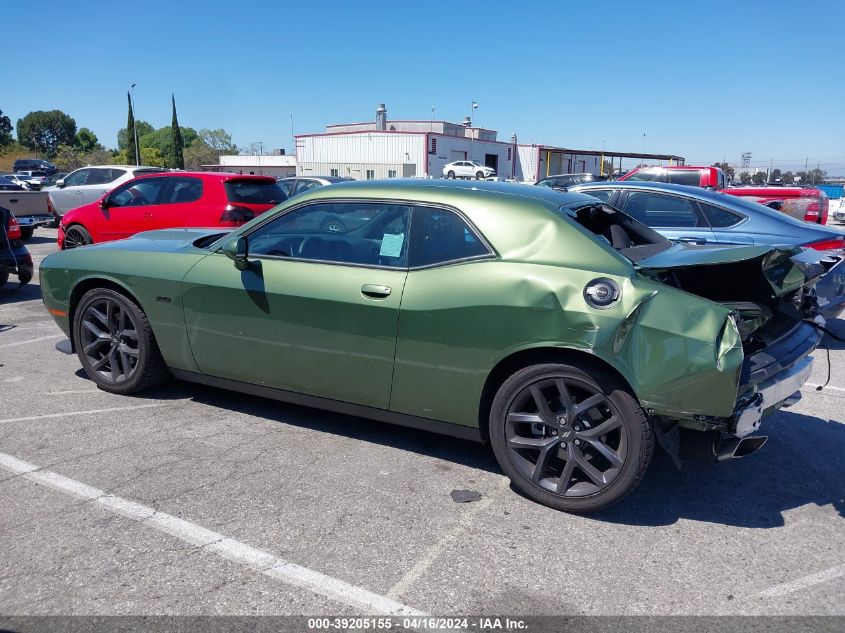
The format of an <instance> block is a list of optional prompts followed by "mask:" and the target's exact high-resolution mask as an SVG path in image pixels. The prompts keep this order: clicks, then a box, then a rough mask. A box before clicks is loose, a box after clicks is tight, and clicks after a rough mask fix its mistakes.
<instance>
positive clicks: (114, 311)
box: [72, 288, 169, 394]
mask: <svg viewBox="0 0 845 633" xmlns="http://www.w3.org/2000/svg"><path fill="white" fill-rule="evenodd" d="M72 333H73V340H74V344H75V347H76V354H77V356H78V357H79V361H80V363H82V368H83V369H84V370H85V373H86V374H88V377H89V378H91V380H93V381H94V382H95V383H97V386H98V387H99V388H100V389H102V390H104V391H108V392H111V393H119V394H130V393H136V392H139V391H143V390H144V389H148V388H150V387H152V386H154V385H156V384H158V383H160V382H161V381H162V380H164V379H165V378H166V377H167V376H168V373H169V372H168V369H167V365H165V363H164V358H162V356H161V351H160V350H159V348H158V344H157V343H156V340H155V336H154V335H153V331H152V328H151V327H150V322H149V320H148V319H147V315H146V314H144V312H143V311H142V310H141V308H139V307H138V305H137V304H136V303H135V302H134V301H132V300H131V299H129V298H128V297H126V296H124V295H122V294H120V293H119V292H115V291H114V290H111V289H109V288H95V289H93V290H89V291H88V292H86V293H85V294H84V295H83V297H82V299H81V300H80V301H79V303H78V304H77V306H76V309H75V310H74V314H73V331H72ZM133 337H134V338H133ZM133 340H134V342H135V344H136V347H134V348H133V346H132V341H133ZM133 358H134V359H135V362H134V364H133V362H132V359H133Z"/></svg>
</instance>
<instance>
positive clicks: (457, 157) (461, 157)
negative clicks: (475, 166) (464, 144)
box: [449, 149, 467, 163]
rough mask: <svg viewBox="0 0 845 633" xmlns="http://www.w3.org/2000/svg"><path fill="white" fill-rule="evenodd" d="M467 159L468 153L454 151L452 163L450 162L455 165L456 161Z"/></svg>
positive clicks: (452, 152)
mask: <svg viewBox="0 0 845 633" xmlns="http://www.w3.org/2000/svg"><path fill="white" fill-rule="evenodd" d="M466 159H467V153H466V152H461V151H459V150H456V149H453V150H452V151H451V161H449V162H452V163H454V162H455V161H456V160H466Z"/></svg>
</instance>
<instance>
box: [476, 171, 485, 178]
mask: <svg viewBox="0 0 845 633" xmlns="http://www.w3.org/2000/svg"><path fill="white" fill-rule="evenodd" d="M475 179H476V180H484V172H481V171H477V172H475Z"/></svg>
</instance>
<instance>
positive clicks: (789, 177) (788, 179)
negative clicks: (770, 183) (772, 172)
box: [780, 171, 795, 185]
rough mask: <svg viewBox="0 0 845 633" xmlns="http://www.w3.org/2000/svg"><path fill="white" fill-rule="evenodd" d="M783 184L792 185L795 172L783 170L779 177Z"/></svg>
mask: <svg viewBox="0 0 845 633" xmlns="http://www.w3.org/2000/svg"><path fill="white" fill-rule="evenodd" d="M780 179H781V180H782V181H783V184H785V185H792V184H794V183H795V174H793V173H792V172H791V171H787V172H784V174H783V175H782V176H781V177H780Z"/></svg>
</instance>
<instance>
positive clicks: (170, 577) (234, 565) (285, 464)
mask: <svg viewBox="0 0 845 633" xmlns="http://www.w3.org/2000/svg"><path fill="white" fill-rule="evenodd" d="M55 233H56V232H55V230H43V229H42V230H39V231H37V232H36V236H35V238H34V239H33V240H31V241H30V242H29V248H30V250H31V252H32V255H33V258H34V259H35V260H36V262H38V261H40V260H41V259H42V258H43V257H45V256H46V255H47V254H49V253H50V252H52V251H53V250H54V249H55ZM829 326H830V328H831V329H832V330H833V331H835V332H837V333H839V334H840V335H842V336H845V322H843V321H842V320H836V321H833V322H831V323H830V324H829ZM62 338H63V335H62V334H61V332H60V331H59V329H58V328H57V327H56V326H55V325H54V323H53V321H52V319H51V318H50V317H49V315H48V314H47V312H46V311H45V310H44V308H43V305H42V304H41V300H40V292H39V286H38V278H37V277H36V278H35V279H33V281H32V283H31V284H30V285H29V286H27V287H25V288H23V289H22V290H20V291H16V292H13V293H8V292H5V293H4V294H2V296H0V500H2V502H1V503H0V534H2V537H0V614H4V615H35V614H38V615H43V614H51V615H52V614H55V615H67V614H80V615H92V614H98V615H112V614H133V615H137V614H147V615H154V614H184V615H188V614H264V615H268V614H356V613H367V612H372V611H373V610H375V609H385V610H388V611H389V610H398V611H397V612H400V611H401V612H405V613H415V612H425V613H433V614H439V615H457V614H476V615H477V614H517V615H518V614H525V615H527V614H531V615H539V614H565V615H592V614H608V615H610V614H613V615H616V614H625V615H637V614H639V615H642V614H649V615H662V614H673V615H679V614H713V615H733V614H764V615H810V614H836V615H845V522H843V516H845V456H843V447H845V414H843V410H845V344H842V343H838V342H835V341H832V340H828V341H827V343H828V345H829V347H830V363H831V373H832V377H831V380H830V384H829V386H828V387H827V388H825V389H824V390H823V391H821V392H818V391H816V390H815V386H817V385H819V384H821V383H823V382H824V381H825V379H826V377H827V371H828V366H827V361H826V357H825V352H824V351H822V350H820V351H818V352H817V353H816V363H815V369H814V374H813V377H812V380H811V383H812V386H811V387H808V388H805V390H804V399H803V400H802V401H801V402H799V403H798V404H797V405H795V406H794V407H792V408H790V409H789V410H784V411H781V412H779V413H777V414H775V415H774V416H772V417H770V418H768V419H767V420H766V421H765V423H764V426H763V431H762V432H763V433H766V434H768V435H769V442H768V444H767V445H766V446H765V447H764V448H763V449H762V450H761V451H760V452H759V453H757V454H756V455H753V456H750V457H748V458H745V459H742V460H736V461H733V462H730V463H727V464H722V465H719V466H709V465H703V464H685V465H684V468H683V469H682V470H680V471H678V470H677V469H676V468H675V467H674V465H673V464H672V463H671V461H670V460H669V459H668V458H667V457H666V456H665V455H663V454H662V453H657V454H656V456H655V459H654V460H653V461H652V464H651V467H650V469H649V471H648V473H647V475H646V477H645V479H644V480H643V482H642V484H641V485H640V487H639V488H638V489H637V490H636V491H635V493H634V494H632V495H631V496H629V497H628V498H627V499H626V500H625V501H623V502H622V503H621V504H619V505H617V506H615V507H614V508H612V509H611V510H609V511H605V512H603V513H600V514H597V515H592V516H588V517H578V516H572V515H567V514H563V513H560V512H557V511H554V510H551V509H548V508H545V507H543V506H540V505H538V504H536V503H534V502H532V501H529V500H527V499H525V498H523V497H521V496H519V495H518V494H517V493H515V492H514V491H513V490H511V488H510V487H509V482H508V481H507V479H506V478H505V477H504V476H503V475H502V474H501V472H500V471H499V469H498V466H497V465H496V462H495V461H494V459H493V456H492V454H491V452H490V451H489V450H488V449H487V448H485V447H482V446H480V445H475V444H472V443H468V442H463V441H460V440H455V439H452V438H447V437H440V436H437V435H432V434H428V433H423V432H417V431H412V430H408V429H403V428H397V427H391V426H388V425H384V424H380V423H376V422H371V421H367V420H361V419H357V418H352V417H347V416H342V415H336V414H331V413H325V412H322V411H318V410H313V409H306V408H301V407H295V406H289V405H284V404H280V403H277V402H272V401H268V400H262V399H259V398H254V397H249V396H243V395H238V394H232V393H225V392H220V391H216V390H214V389H210V388H205V387H201V386H197V385H190V384H184V383H176V382H173V383H170V384H167V385H165V386H163V387H161V388H158V389H156V390H154V391H152V392H149V393H147V394H144V395H143V397H121V396H115V395H111V394H108V393H105V392H102V391H99V390H98V389H96V388H95V387H94V385H93V383H91V382H90V381H89V380H88V379H87V378H86V377H85V375H84V374H83V372H82V371H81V369H80V365H79V363H78V361H77V359H76V357H75V356H74V357H72V356H66V355H63V354H60V353H58V352H56V351H55V349H54V345H55V343H56V342H58V341H60V340H61V339H62ZM454 490H470V491H476V492H478V493H480V495H481V497H480V500H478V501H474V502H470V503H456V502H455V501H454V500H453V498H452V496H451V493H452V491H454ZM366 605H375V606H373V607H372V608H370V609H368V607H367V606H366Z"/></svg>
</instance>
